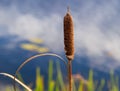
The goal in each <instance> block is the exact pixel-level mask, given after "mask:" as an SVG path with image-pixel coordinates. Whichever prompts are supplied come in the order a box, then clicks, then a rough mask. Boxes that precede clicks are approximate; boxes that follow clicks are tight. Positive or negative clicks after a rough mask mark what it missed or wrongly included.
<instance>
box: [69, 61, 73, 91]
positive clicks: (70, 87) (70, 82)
mask: <svg viewBox="0 0 120 91" xmlns="http://www.w3.org/2000/svg"><path fill="white" fill-rule="evenodd" d="M68 78H69V91H72V64H71V61H68Z"/></svg>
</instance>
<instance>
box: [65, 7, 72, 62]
mask: <svg viewBox="0 0 120 91" xmlns="http://www.w3.org/2000/svg"><path fill="white" fill-rule="evenodd" d="M64 46H65V47H64V49H65V53H66V57H67V59H68V60H69V61H72V60H73V58H74V34H73V21H72V16H71V15H70V12H69V8H68V11H67V13H66V15H65V17H64Z"/></svg>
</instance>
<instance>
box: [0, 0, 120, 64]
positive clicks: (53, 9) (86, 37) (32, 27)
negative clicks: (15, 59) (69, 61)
mask: <svg viewBox="0 0 120 91" xmlns="http://www.w3.org/2000/svg"><path fill="white" fill-rule="evenodd" d="M119 4H120V1H119V0H0V36H7V35H17V36H18V37H19V38H18V41H19V40H29V39H30V38H34V37H38V38H41V39H43V40H44V43H45V45H46V46H47V47H49V48H50V49H51V50H52V51H53V52H56V53H57V52H59V53H61V52H63V51H64V49H63V48H64V45H63V17H64V15H65V13H66V8H67V6H68V5H69V6H70V9H71V14H72V16H73V20H74V26H75V27H74V29H75V30H74V31H75V50H76V51H75V54H76V55H78V56H84V55H87V56H88V57H89V58H90V59H91V60H93V59H96V58H97V60H100V61H97V62H96V64H103V63H104V62H105V58H106V56H108V57H112V58H113V59H114V60H116V65H115V66H118V64H117V62H119V61H120V25H119V24H120V18H119V17H120V7H119ZM8 46H9V45H8ZM13 46H15V42H14V45H13ZM101 60H102V61H101ZM109 66H111V65H109Z"/></svg>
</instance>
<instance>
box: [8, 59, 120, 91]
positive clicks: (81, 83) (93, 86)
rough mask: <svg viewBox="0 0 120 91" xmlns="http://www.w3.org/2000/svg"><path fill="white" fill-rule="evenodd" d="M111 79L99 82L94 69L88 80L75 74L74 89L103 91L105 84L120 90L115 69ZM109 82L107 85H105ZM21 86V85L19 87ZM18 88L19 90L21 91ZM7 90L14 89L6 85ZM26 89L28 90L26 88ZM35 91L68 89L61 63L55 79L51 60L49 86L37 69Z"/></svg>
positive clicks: (90, 72)
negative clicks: (95, 78) (95, 79)
mask: <svg viewBox="0 0 120 91" xmlns="http://www.w3.org/2000/svg"><path fill="white" fill-rule="evenodd" d="M110 74H111V77H110V78H111V79H110V81H109V82H106V81H105V80H104V79H101V81H100V82H99V85H98V82H97V81H94V79H93V75H94V74H93V71H92V70H90V71H89V77H88V80H85V79H84V78H83V77H82V76H81V75H80V74H77V75H73V91H103V89H104V87H105V86H108V89H109V90H108V91H120V89H119V82H118V81H119V78H118V77H114V73H113V71H112V72H110ZM18 78H19V79H20V80H21V81H22V82H24V81H23V79H22V76H21V75H20V74H19V75H18ZM105 84H107V85H105ZM18 88H19V87H18ZM18 88H17V91H21V90H19V89H18ZM6 91H14V90H13V88H12V87H6ZM24 91H26V90H24ZM33 91H68V83H67V81H65V80H63V76H62V72H61V68H60V65H59V63H57V77H56V80H53V62H52V61H50V63H49V68H48V87H47V90H46V87H45V85H44V77H43V76H42V75H41V74H40V68H37V69H36V82H35V88H34V90H33Z"/></svg>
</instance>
